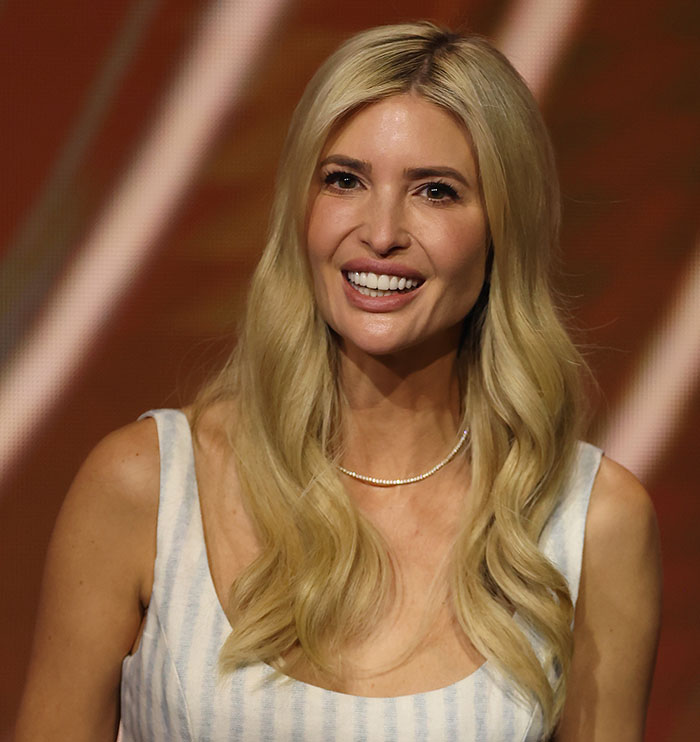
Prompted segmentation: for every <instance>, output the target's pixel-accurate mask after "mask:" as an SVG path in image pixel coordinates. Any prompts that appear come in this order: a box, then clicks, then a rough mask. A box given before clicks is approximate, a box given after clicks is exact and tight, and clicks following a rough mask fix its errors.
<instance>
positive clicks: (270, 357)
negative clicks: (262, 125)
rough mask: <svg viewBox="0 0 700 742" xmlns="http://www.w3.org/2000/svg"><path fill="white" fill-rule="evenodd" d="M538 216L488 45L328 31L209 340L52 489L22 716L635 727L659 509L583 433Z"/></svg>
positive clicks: (553, 729) (371, 732)
mask: <svg viewBox="0 0 700 742" xmlns="http://www.w3.org/2000/svg"><path fill="white" fill-rule="evenodd" d="M557 227H558V193H557V187H556V177H555V169H554V165H553V159H552V155H551V151H550V145H549V140H548V138H547V134H546V132H545V129H544V126H543V124H542V122H541V119H540V115H539V113H538V111H537V108H536V105H535V103H534V102H533V100H532V97H531V95H530V93H529V92H528V90H527V88H526V87H525V85H524V84H523V82H522V81H521V80H520V78H519V77H518V75H517V73H516V72H515V71H514V70H513V68H512V67H511V66H510V64H509V63H508V62H507V61H506V60H505V59H504V58H503V57H502V56H501V55H500V54H499V53H498V52H496V51H495V50H494V49H493V48H491V47H490V46H489V45H488V44H487V43H486V42H484V41H482V40H480V39H478V38H462V37H459V36H457V35H453V34H451V33H447V32H444V31H442V30H441V29H438V28H436V27H435V26H433V25H431V24H428V23H418V24H407V25H400V26H393V27H384V28H378V29H374V30H370V31H367V32H364V33H361V34H359V35H357V36H355V37H354V38H352V39H351V40H350V41H348V42H347V43H346V44H345V45H344V46H343V47H341V49H340V50H339V51H338V52H336V54H335V55H333V56H332V57H331V58H330V59H329V60H328V61H327V62H326V63H325V65H324V66H323V67H322V68H321V70H320V71H319V72H318V73H317V75H316V76H315V77H314V79H313V80H312V81H311V83H310V84H309V86H308V88H307V90H306V92H305V94H304V96H303V98H302V100H301V102H300V104H299V106H298V108H297V111H296V113H295V115H294V119H293V122H292V125H291V128H290V132H289V136H288V139H287V144H286V147H285V151H284V153H283V157H282V164H281V168H280V173H279V180H278V183H277V197H276V201H275V204H274V207H273V211H272V220H271V229H270V237H269V240H268V244H267V247H266V250H265V252H264V254H263V257H262V260H261V263H260V265H259V267H258V269H257V272H256V274H255V277H254V280H253V285H252V289H251V293H250V297H249V302H248V309H247V314H246V319H245V324H244V327H243V330H242V333H241V338H240V342H239V344H238V347H237V349H236V351H235V353H234V355H233V356H232V358H231V360H230V361H229V363H228V365H227V366H226V368H225V369H224V370H223V372H222V373H221V374H220V375H219V376H218V377H217V379H216V380H215V381H214V382H213V383H212V384H211V385H209V387H208V388H207V389H206V390H205V391H204V392H203V394H202V395H201V397H200V399H199V400H198V403H197V404H196V405H195V406H194V408H193V409H192V410H188V411H186V415H185V414H183V413H180V412H176V411H159V412H156V413H149V417H148V419H144V420H141V421H139V422H137V423H135V424H133V425H130V426H128V427H127V428H125V429H123V430H121V431H118V432H116V433H114V434H113V435H112V436H110V437H108V438H107V439H106V440H105V441H103V442H102V443H101V444H100V445H99V446H98V447H97V448H96V449H95V451H94V452H93V453H92V454H91V456H90V457H89V458H88V460H87V462H86V463H85V465H84V466H83V468H82V470H81V472H80V473H79V474H78V477H77V478H76V481H75V483H74V484H73V486H72V488H71V491H70V493H69V495H68V497H67V500H66V503H65V505H64V507H63V509H62V512H61V515H60V518H59V521H58V524H57V526H56V531H55V534H54V537H53V541H52V545H51V549H50V554H49V559H48V564H47V575H46V582H45V587H44V596H43V600H42V608H41V612H40V619H39V626H38V630H37V639H36V646H35V650H34V656H33V660H32V665H31V670H30V676H29V681H28V685H27V691H26V694H25V698H24V702H23V707H22V713H21V716H20V722H19V725H18V737H17V738H18V740H25V739H32V740H36V739H49V738H50V739H71V740H82V739H85V740H98V739H113V738H114V735H115V733H116V729H117V726H118V723H119V720H120V715H121V721H122V736H123V738H124V739H125V740H136V739H139V740H140V739H168V740H173V739H227V740H228V739H246V740H247V739H251V740H253V739H299V740H333V739H338V740H345V739H354V740H369V739H377V740H379V739H381V740H384V739H387V740H388V739H399V740H403V739H419V740H442V739H453V740H468V739H479V740H484V739H489V740H491V739H494V740H495V739H498V740H501V739H508V740H511V739H513V740H515V739H517V740H521V739H522V740H524V739H527V740H535V739H545V738H548V737H549V736H551V735H553V734H555V735H556V739H557V740H559V741H560V742H561V741H567V742H568V741H570V740H608V739H609V740H615V741H616V742H620V741H621V740H638V739H641V737H642V734H643V726H644V715H645V706H646V701H647V697H648V692H649V684H650V677H651V672H652V667H653V659H654V653H655V645H656V637H657V631H658V623H659V592H660V588H659V581H660V580H659V567H658V545H657V538H656V530H655V521H654V516H653V512H652V509H651V506H650V503H649V500H648V497H647V496H646V494H645V493H644V491H643V489H642V488H641V486H640V485H639V484H638V483H637V482H636V480H634V478H633V477H632V476H631V475H630V474H629V473H627V472H625V471H624V470H623V469H622V468H621V467H619V466H618V465H616V464H614V463H613V462H611V461H609V460H607V459H605V458H603V459H602V461H601V456H600V452H599V451H597V449H594V448H593V447H591V446H588V445H586V444H579V443H577V439H578V437H579V435H580V428H581V419H582V414H581V411H580V405H579V393H578V375H579V370H580V369H581V367H582V362H581V360H580V358H579V356H578V355H577V353H576V351H575V350H574V348H573V346H572V345H571V343H570V341H569V340H568V338H567V336H566V334H565V332H564V331H563V330H562V328H561V325H560V323H559V321H558V319H557V315H556V313H555V311H554V309H553V306H552V301H551V299H550V293H549V289H548V284H547V272H548V261H549V254H550V252H551V251H552V249H553V248H554V247H555V246H556V241H557ZM153 418H155V424H154V420H153ZM190 429H192V430H193V431H194V441H195V444H194V447H193V444H192V439H191V438H190ZM584 534H585V548H584ZM154 565H155V566H154ZM579 583H580V589H579ZM577 598H578V600H577ZM222 606H223V607H222ZM574 612H575V615H574ZM572 624H573V631H572V628H571V627H572ZM122 661H123V664H122ZM273 668H276V670H277V672H276V671H275V669H273ZM285 675H286V676H289V678H291V679H284V676H285ZM120 686H121V702H120Z"/></svg>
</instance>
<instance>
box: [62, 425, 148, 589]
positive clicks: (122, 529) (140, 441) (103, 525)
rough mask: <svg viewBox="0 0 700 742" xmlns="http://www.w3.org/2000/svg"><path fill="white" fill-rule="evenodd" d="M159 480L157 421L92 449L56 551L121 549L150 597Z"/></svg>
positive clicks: (67, 504)
mask: <svg viewBox="0 0 700 742" xmlns="http://www.w3.org/2000/svg"><path fill="white" fill-rule="evenodd" d="M159 483H160V455H159V451H158V434H157V431H156V427H155V423H154V421H153V420H150V419H145V420H141V421H138V422H134V423H131V424H129V425H126V426H125V427H123V428H120V429H119V430H116V431H114V432H112V433H110V434H109V435H107V436H106V437H105V438H104V439H103V440H102V441H100V442H99V443H98V444H97V445H96V446H95V448H94V449H93V450H92V451H91V452H90V454H89V455H88V457H87V458H86V460H85V462H84V463H83V465H82V466H81V468H80V470H79V471H78V473H77V475H76V477H75V479H74V480H73V483H72V485H71V487H70V489H69V490H68V493H67V495H66V498H65V500H64V502H63V506H62V507H61V511H60V513H59V516H58V520H57V522H56V527H55V530H54V534H53V537H52V544H51V551H50V556H51V555H52V554H51V552H54V555H55V552H57V551H58V552H62V551H65V550H68V549H69V550H71V552H73V553H74V554H77V555H79V554H80V553H83V552H85V553H86V554H92V555H93V556H95V555H96V553H97V552H100V551H101V552H102V553H104V554H105V555H107V554H109V553H112V554H114V555H117V554H119V555H120V556H121V558H122V559H123V560H124V561H123V562H122V566H123V567H125V566H127V565H129V566H130V567H131V569H130V571H129V573H130V575H131V577H132V579H133V580H134V581H135V583H137V588H138V594H139V598H140V599H141V600H142V602H144V603H145V602H147V599H148V596H149V595H150V584H151V576H152V575H151V573H152V565H153V561H154V559H155V531H156V523H157V517H158V494H159ZM98 534H99V540H97V538H96V537H97V535H98ZM96 541H97V543H95V542H96ZM106 559H107V560H108V559H109V557H108V556H106ZM87 561H88V562H89V559H87Z"/></svg>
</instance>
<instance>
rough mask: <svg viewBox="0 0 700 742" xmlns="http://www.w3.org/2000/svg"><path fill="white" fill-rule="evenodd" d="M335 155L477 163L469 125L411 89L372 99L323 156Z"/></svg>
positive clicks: (340, 128) (340, 127)
mask: <svg viewBox="0 0 700 742" xmlns="http://www.w3.org/2000/svg"><path fill="white" fill-rule="evenodd" d="M332 154H345V155H351V156H352V157H356V158H358V159H362V160H367V161H368V162H371V161H372V160H376V159H380V160H383V161H384V160H386V161H387V163H389V162H390V161H391V160H392V159H397V160H405V161H412V160H417V161H420V162H416V163H415V164H433V165H437V164H443V165H446V164H450V165H452V166H461V167H464V168H467V169H474V167H475V158H474V154H473V150H472V143H471V138H470V136H469V133H468V131H467V129H466V127H465V126H464V125H463V124H462V123H461V122H459V121H458V120H457V118H456V117H455V116H454V114H452V113H451V112H449V111H447V110H446V109H444V108H442V107H441V106H438V105H436V104H434V103H431V102H430V101H427V100H426V99H425V98H422V97H420V96H418V95H415V94H412V93H405V94H401V95H394V96H391V97H389V98H384V99H382V100H380V101H377V102H375V103H369V104H367V105H365V106H363V107H362V108H360V109H358V110H357V111H355V112H354V113H352V114H350V115H349V116H348V117H346V118H345V119H343V120H342V121H341V122H339V123H338V124H336V126H335V127H334V128H333V129H332V130H331V133H330V135H329V136H328V139H327V140H326V144H325V146H324V147H323V150H322V156H321V157H322V159H323V158H324V157H327V156H329V155H332Z"/></svg>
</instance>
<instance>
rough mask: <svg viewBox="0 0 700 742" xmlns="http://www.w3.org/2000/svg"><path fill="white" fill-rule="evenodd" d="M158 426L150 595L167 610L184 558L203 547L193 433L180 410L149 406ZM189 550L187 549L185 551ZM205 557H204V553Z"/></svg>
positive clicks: (189, 559)
mask: <svg viewBox="0 0 700 742" xmlns="http://www.w3.org/2000/svg"><path fill="white" fill-rule="evenodd" d="M146 417H152V418H153V419H154V420H155V422H156V426H157V429H158V448H159V451H160V487H159V502H158V526H157V541H156V561H155V566H154V569H153V596H152V597H154V598H156V599H157V602H158V603H160V604H161V610H162V612H164V613H167V610H168V603H169V602H170V598H171V596H173V594H174V593H175V592H176V589H177V585H176V584H175V582H176V580H177V577H176V575H177V573H178V572H179V571H180V568H181V566H184V565H182V561H183V559H184V560H185V561H186V562H190V563H191V562H193V561H196V560H197V558H200V557H201V554H200V552H201V551H202V549H203V548H204V543H203V534H202V533H201V515H200V509H199V497H198V494H197V480H196V475H195V466H194V450H193V447H192V434H191V432H190V425H189V421H188V419H187V417H186V415H185V414H184V413H183V412H181V411H180V410H170V409H162V410H150V411H148V412H146V413H144V414H143V415H141V417H140V418H139V419H143V418H146ZM188 552H189V553H188ZM205 559H206V557H205Z"/></svg>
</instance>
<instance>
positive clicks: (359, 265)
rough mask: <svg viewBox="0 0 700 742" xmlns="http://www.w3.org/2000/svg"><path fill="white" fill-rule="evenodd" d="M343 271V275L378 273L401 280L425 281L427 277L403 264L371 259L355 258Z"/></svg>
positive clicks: (344, 265) (344, 264)
mask: <svg viewBox="0 0 700 742" xmlns="http://www.w3.org/2000/svg"><path fill="white" fill-rule="evenodd" d="M341 270H342V271H343V273H354V272H357V273H376V274H377V275H378V276H381V275H382V274H384V275H387V276H398V277H399V278H401V277H402V276H403V277H404V278H413V279H415V280H417V281H425V276H423V274H421V273H420V272H419V271H417V270H416V269H415V268H410V267H408V266H407V265H402V264H401V263H394V262H393V261H387V260H372V259H371V258H354V259H352V260H348V261H347V262H346V263H343V265H342V267H341Z"/></svg>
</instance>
